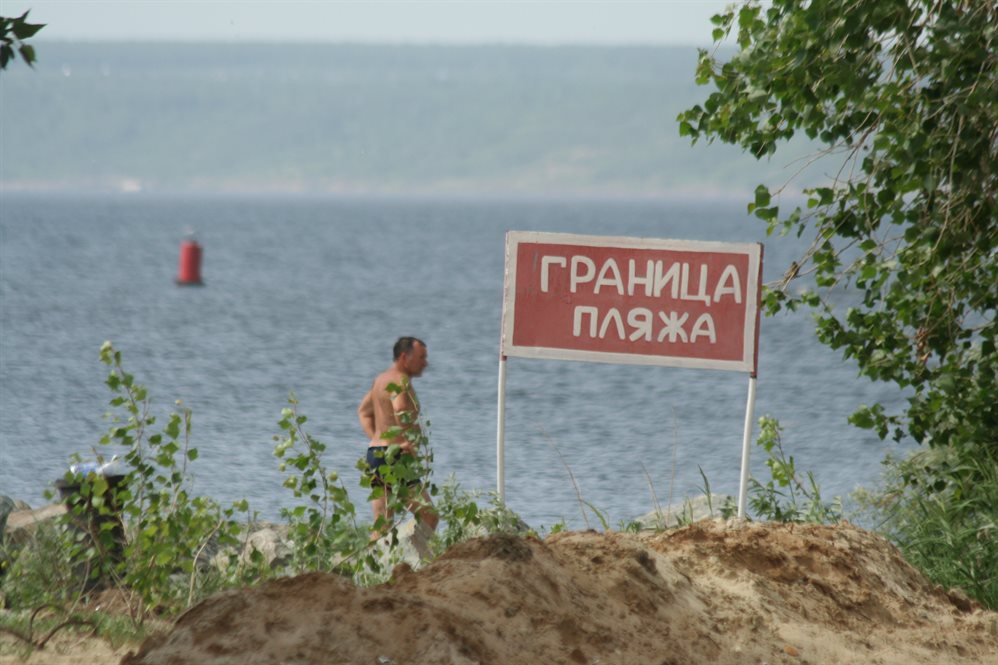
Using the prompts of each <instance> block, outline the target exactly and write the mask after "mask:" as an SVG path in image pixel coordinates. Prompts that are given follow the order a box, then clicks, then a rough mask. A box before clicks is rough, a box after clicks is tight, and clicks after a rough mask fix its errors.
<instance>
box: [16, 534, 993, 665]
mask: <svg viewBox="0 0 998 665" xmlns="http://www.w3.org/2000/svg"><path fill="white" fill-rule="evenodd" d="M46 651H48V649H46ZM74 653H75V654H76V655H75V656H74V655H73V653H69V654H62V655H60V654H58V653H56V652H53V653H52V654H49V655H52V656H55V657H54V658H52V659H51V660H46V659H37V657H38V656H44V655H46V654H44V653H36V654H35V655H34V656H33V657H32V659H31V660H28V661H27V662H28V663H51V664H52V665H71V664H72V665H77V664H80V665H82V663H88V664H93V665H103V664H105V663H107V664H111V663H115V664H117V663H118V661H119V659H120V661H121V663H122V665H138V664H142V665H174V664H181V663H183V664H186V663H191V664H198V665H201V664H205V665H223V664H229V663H231V664H237V665H254V664H258V663H259V664H274V665H277V664H292V663H295V664H298V663H300V664H305V663H308V664H312V663H315V664H330V665H332V664H339V663H343V664H353V663H358V664H360V663H363V664H365V665H391V664H395V665H407V664H422V663H427V664H429V663H453V664H455V665H465V664H471V663H480V664H482V665H491V664H497V665H516V664H521V663H522V664H524V665H535V664H540V663H545V664H546V663H566V664H574V663H579V664H592V665H596V664H610V663H614V664H616V663H619V664H622V665H639V664H642V665H643V664H649V665H694V664H700V663H704V664H706V663H712V664H713V663H716V664H720V665H724V664H731V665H735V664H738V665H743V664H749V663H759V664H761V663H767V664H769V665H776V664H778V663H814V664H819V663H820V664H822V665H825V664H836V663H838V664H851V663H855V664H859V663H863V664H864V665H865V664H867V663H880V664H883V665H948V664H953V665H961V664H967V665H971V664H973V665H998V613H994V612H986V611H983V610H981V609H980V608H979V607H977V606H976V605H975V604H974V603H972V602H970V601H968V600H967V599H966V597H965V596H962V594H959V593H947V592H946V591H944V590H943V589H940V588H937V587H934V586H933V585H932V584H930V583H929V582H928V581H927V580H925V578H924V577H922V575H921V574H920V573H919V572H918V571H916V570H915V569H914V568H912V567H911V566H910V565H908V564H907V563H906V562H905V561H904V560H903V559H902V558H901V557H900V555H899V554H898V553H897V551H896V550H895V548H894V547H893V546H891V545H890V544H889V543H887V542H886V541H884V540H883V539H881V538H880V537H878V536H874V535H872V534H870V533H868V532H865V531H863V530H861V529H858V528H856V527H853V526H850V525H848V524H841V525H838V526H816V525H785V524H740V523H733V522H732V523H723V522H715V521H703V522H698V523H696V524H694V525H692V526H689V527H685V528H682V529H678V530H675V531H670V532H666V533H658V534H620V533H610V534H597V533H594V532H585V533H564V534H557V535H555V536H551V537H549V538H548V539H547V540H545V541H540V540H536V539H519V538H513V537H501V536H493V537H489V538H484V539H479V540H474V541H470V542H467V543H464V544H461V545H458V546H456V547H454V548H452V549H451V550H450V551H449V552H447V553H446V554H445V555H444V556H443V557H441V558H440V559H438V560H436V561H435V562H433V563H432V564H430V565H428V566H427V567H426V568H424V569H422V570H420V571H412V570H411V569H409V568H408V567H407V566H404V565H403V566H400V567H399V568H397V569H396V570H395V572H394V574H393V579H392V580H391V581H390V582H389V583H388V584H385V585H382V586H378V587H373V588H356V587H354V586H353V585H352V584H351V583H350V582H349V580H346V579H343V578H340V577H337V576H335V575H326V574H309V575H304V576H301V577H294V578H285V579H281V580H277V581H274V582H270V583H267V584H264V585H261V586H259V587H256V588H253V589H247V590H240V591H229V592H225V593H222V594H219V595H217V596H214V597H212V598H210V599H208V600H206V601H205V602H203V603H201V604H200V605H197V606H196V607H194V608H192V609H191V610H190V611H188V612H187V613H185V614H184V615H182V616H181V617H180V618H179V619H178V620H177V622H176V624H175V626H174V627H173V629H172V630H171V631H170V632H169V633H168V634H166V635H162V636H159V637H154V638H150V639H149V640H147V641H146V643H145V644H143V645H142V647H141V650H140V651H138V653H136V654H123V653H122V652H117V653H111V652H109V651H103V652H97V651H92V652H89V653H88V652H86V651H85V650H81V649H77V650H75V652H74ZM123 655H124V658H122V656H123ZM64 657H65V658H66V659H64V660H59V659H57V658H64ZM73 658H76V659H75V660H74V659H73ZM20 662H21V661H17V660H3V659H0V663H4V664H7V663H20Z"/></svg>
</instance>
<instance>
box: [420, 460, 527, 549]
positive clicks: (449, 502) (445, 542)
mask: <svg viewBox="0 0 998 665" xmlns="http://www.w3.org/2000/svg"><path fill="white" fill-rule="evenodd" d="M483 496H484V497H487V506H488V507H486V508H483V507H481V506H480V505H479V501H480V500H481V499H482V498H483ZM437 498H438V501H437V506H436V507H437V513H438V514H439V515H440V519H441V521H442V522H443V525H444V527H443V529H441V531H440V533H438V534H437V536H436V537H435V538H434V542H433V549H434V551H435V552H436V553H437V554H442V553H443V552H444V551H446V550H447V548H449V547H451V546H452V545H455V544H457V543H460V542H464V541H465V540H469V539H470V538H476V537H479V536H484V535H490V534H510V535H524V534H533V535H536V533H534V532H533V531H532V530H531V529H530V528H529V527H528V526H527V525H526V524H525V523H524V522H523V520H522V519H520V516H519V515H517V514H516V513H515V512H513V511H512V510H510V508H509V507H508V506H506V504H505V503H503V502H502V500H501V499H500V498H499V495H498V494H497V493H496V492H494V491H493V492H488V493H487V494H483V493H482V492H480V491H476V492H469V491H466V490H462V489H461V485H460V483H459V482H458V481H457V478H456V477H455V476H454V475H451V476H449V477H448V478H447V480H446V482H444V484H443V485H441V487H440V492H439V494H438V497H437Z"/></svg>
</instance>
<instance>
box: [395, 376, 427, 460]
mask: <svg viewBox="0 0 998 665" xmlns="http://www.w3.org/2000/svg"><path fill="white" fill-rule="evenodd" d="M392 410H393V411H394V412H395V421H396V422H397V423H398V426H399V428H400V429H401V430H402V435H401V436H400V437H399V439H400V441H399V443H400V444H401V447H402V450H404V451H406V452H408V453H412V452H413V444H412V441H413V440H414V439H415V438H416V437H418V435H419V433H420V428H419V421H418V418H419V402H418V401H417V399H416V395H415V393H414V392H413V390H412V386H411V385H409V382H408V381H405V382H404V383H403V384H402V386H401V387H400V389H399V390H398V392H396V393H395V395H394V396H393V397H392ZM413 430H415V431H413Z"/></svg>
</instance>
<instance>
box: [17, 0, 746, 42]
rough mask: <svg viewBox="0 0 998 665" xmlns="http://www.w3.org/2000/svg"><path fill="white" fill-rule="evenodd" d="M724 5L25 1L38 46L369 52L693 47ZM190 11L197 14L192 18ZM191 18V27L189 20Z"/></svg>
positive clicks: (476, 0)
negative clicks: (365, 48) (205, 44)
mask: <svg viewBox="0 0 998 665" xmlns="http://www.w3.org/2000/svg"><path fill="white" fill-rule="evenodd" d="M728 4H729V2H728V1H727V0H660V1H657V2H654V1H648V0H643V1H627V0H617V1H616V2H606V1H593V0H590V1H588V2H584V1H583V2H580V1H576V0H572V1H566V0H559V1H546V2H545V1H540V2H508V1H507V2H496V1H489V0H464V1H463V2H452V1H451V2H447V1H426V0H410V1H399V0H396V1H392V2H389V1H380V0H367V1H365V2H342V1H335V2H334V1H327V2H315V1H308V2H306V1H295V0H291V1H284V2H275V1H273V0H255V1H253V2H228V1H220V0H206V1H202V2H198V3H193V2H189V1H187V0H133V1H132V2H127V3H126V2H116V1H111V0H87V1H85V2H82V1H80V0H73V1H67V0H28V1H7V0H5V2H3V8H2V11H3V13H4V14H5V15H10V16H19V15H21V14H22V13H23V12H24V11H28V10H30V12H31V13H30V19H29V20H30V21H32V22H35V23H45V24H47V25H46V27H45V28H44V29H43V30H42V31H41V32H39V33H38V35H37V37H36V38H35V39H36V41H38V42H39V43H42V42H44V41H48V40H62V41H79V40H83V41H142V42H148V41H181V42H186V41H209V42H213V41H222V42H228V41H234V42H246V41H251V42H255V41H266V42H271V43H285V42H299V41H300V42H308V43H312V42H320V43H373V44H441V45H443V44H510V45H521V44H522V45H558V44H566V45H627V44H636V45H687V46H689V45H699V46H705V45H708V44H710V43H711V39H710V35H711V29H712V26H711V24H710V17H711V15H713V14H716V13H718V12H720V11H722V10H723V9H724V8H725V6H727V5H728ZM195 8H196V13H193V12H192V10H193V9H195ZM192 16H193V17H194V18H195V19H196V20H192Z"/></svg>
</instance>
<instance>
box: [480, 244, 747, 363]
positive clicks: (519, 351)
mask: <svg viewBox="0 0 998 665" xmlns="http://www.w3.org/2000/svg"><path fill="white" fill-rule="evenodd" d="M521 243H545V244H556V245H577V246H581V247H612V248H620V249H660V250H669V251H680V252H704V253H726V254H745V255H748V258H749V265H748V275H747V278H748V288H747V292H746V300H745V325H744V329H743V333H742V334H743V346H742V348H743V356H742V359H741V360H710V359H706V358H686V357H677V356H658V355H648V354H639V353H609V352H605V351H582V350H578V349H558V348H551V347H542V346H517V345H514V344H513V327H514V324H515V316H516V312H515V307H514V299H515V297H516V269H517V265H516V262H517V253H518V252H517V250H518V248H519V245H520V244H521ZM761 258H762V244H761V243H727V242H713V241H705V240H667V239H661V238H632V237H625V236H593V235H577V234H572V233H551V232H545V231H508V232H507V233H506V265H505V275H504V278H503V302H502V336H501V339H500V354H502V355H503V356H509V357H519V358H536V359H544V360H577V361H585V362H600V363H613V364H626V365H654V366H660V367H682V368H690V369H714V370H726V371H735V372H750V373H752V374H753V375H754V374H755V372H756V369H757V362H756V360H757V354H758V351H757V349H758V335H759V297H760V291H759V288H760V282H761V279H760V278H761V274H760V271H761Z"/></svg>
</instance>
